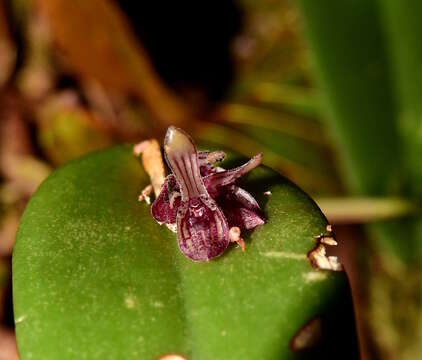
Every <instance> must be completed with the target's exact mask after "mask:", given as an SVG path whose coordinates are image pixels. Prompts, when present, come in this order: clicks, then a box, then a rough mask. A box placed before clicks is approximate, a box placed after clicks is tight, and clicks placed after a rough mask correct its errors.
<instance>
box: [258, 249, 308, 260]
mask: <svg viewBox="0 0 422 360" xmlns="http://www.w3.org/2000/svg"><path fill="white" fill-rule="evenodd" d="M261 255H262V256H265V257H269V258H276V259H277V258H278V259H293V260H306V255H305V254H298V253H292V252H286V251H267V252H264V253H261Z"/></svg>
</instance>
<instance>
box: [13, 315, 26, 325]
mask: <svg viewBox="0 0 422 360" xmlns="http://www.w3.org/2000/svg"><path fill="white" fill-rule="evenodd" d="M25 319H26V315H22V316H19V317H18V318H16V319H15V324H19V323H21V322H23V321H24V320H25Z"/></svg>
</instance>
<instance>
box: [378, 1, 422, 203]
mask: <svg viewBox="0 0 422 360" xmlns="http://www.w3.org/2000/svg"><path fill="white" fill-rule="evenodd" d="M378 3H379V5H380V9H381V10H382V14H383V24H384V28H385V35H386V42H387V45H388V49H389V50H390V55H391V61H390V63H391V64H392V70H393V78H394V80H395V85H396V86H395V90H396V96H397V104H398V123H399V130H400V135H401V138H402V140H403V141H402V148H403V158H404V163H405V164H404V166H405V171H406V174H407V178H406V183H407V184H408V185H410V186H409V189H408V190H410V191H409V192H410V193H412V195H417V196H419V197H420V196H421V195H422V168H421V166H420V159H421V155H422V136H421V130H422V102H421V96H422V45H421V42H420V36H419V32H420V24H421V20H422V3H421V2H420V1H414V0H402V1H392V0H378Z"/></svg>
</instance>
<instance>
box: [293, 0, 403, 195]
mask: <svg viewBox="0 0 422 360" xmlns="http://www.w3.org/2000/svg"><path fill="white" fill-rule="evenodd" d="M299 3H300V5H301V8H302V11H303V16H304V18H305V28H306V30H307V31H306V32H307V35H308V38H309V40H310V44H311V48H312V50H313V52H312V57H313V60H314V66H315V70H316V75H317V80H318V81H319V84H320V86H321V97H322V100H323V102H324V109H325V110H326V112H327V122H328V125H329V128H330V130H331V131H332V135H333V139H334V140H335V143H336V145H337V149H338V151H339V153H340V156H341V159H342V163H341V164H342V166H343V169H344V172H345V182H346V183H347V185H348V186H349V189H350V191H352V192H353V193H354V194H373V195H374V194H383V193H385V192H386V191H388V190H389V189H391V188H392V187H394V186H396V183H397V177H398V174H399V171H400V154H399V144H398V137H397V128H396V122H395V116H396V111H395V101H394V97H393V95H392V93H393V92H392V87H391V84H390V75H389V71H388V60H387V57H386V51H385V48H384V46H383V38H382V33H381V28H380V24H379V22H380V21H379V14H378V10H377V7H376V1H375V0H340V1H335V2H333V1H329V0H322V1H312V0H300V2H299Z"/></svg>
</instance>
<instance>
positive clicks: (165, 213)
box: [151, 174, 181, 224]
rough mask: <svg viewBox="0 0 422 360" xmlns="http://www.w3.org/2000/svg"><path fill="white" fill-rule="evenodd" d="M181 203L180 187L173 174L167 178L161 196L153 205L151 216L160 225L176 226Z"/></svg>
mask: <svg viewBox="0 0 422 360" xmlns="http://www.w3.org/2000/svg"><path fill="white" fill-rule="evenodd" d="M180 203H181V197H180V187H179V184H178V183H177V181H176V178H175V177H174V175H173V174H171V175H169V176H167V177H166V179H165V180H164V184H163V186H162V187H161V192H160V195H158V197H157V198H156V199H155V201H154V202H153V204H152V205H151V214H152V216H153V218H154V219H155V220H156V221H158V222H159V223H160V224H176V216H177V210H178V208H179V206H180Z"/></svg>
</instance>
